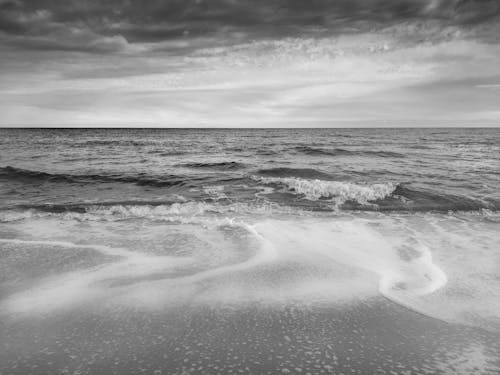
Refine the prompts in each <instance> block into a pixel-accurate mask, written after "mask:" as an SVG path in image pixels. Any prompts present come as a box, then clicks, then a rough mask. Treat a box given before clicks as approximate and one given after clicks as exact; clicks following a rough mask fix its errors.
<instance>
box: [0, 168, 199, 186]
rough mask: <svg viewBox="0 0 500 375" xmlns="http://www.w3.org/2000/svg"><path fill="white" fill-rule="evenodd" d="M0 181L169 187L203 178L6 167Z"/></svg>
mask: <svg viewBox="0 0 500 375" xmlns="http://www.w3.org/2000/svg"><path fill="white" fill-rule="evenodd" d="M0 179H6V180H16V181H21V182H35V183H38V182H45V181H48V182H59V183H72V184H87V183H93V182H102V183H106V182H117V183H132V184H136V185H140V186H154V187H170V186H183V185H187V184H188V183H189V181H190V180H203V178H201V177H200V178H189V179H188V178H187V177H185V176H178V175H168V174H167V175H162V176H147V175H141V174H140V175H136V176H133V175H120V174H102V175H100V174H81V175H76V174H67V173H48V172H42V171H32V170H28V169H22V168H15V167H11V166H6V167H2V168H0Z"/></svg>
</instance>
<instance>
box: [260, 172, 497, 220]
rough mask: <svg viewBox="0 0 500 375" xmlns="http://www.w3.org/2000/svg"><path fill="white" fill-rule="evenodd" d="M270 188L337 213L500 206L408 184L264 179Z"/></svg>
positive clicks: (449, 209) (495, 207)
mask: <svg viewBox="0 0 500 375" xmlns="http://www.w3.org/2000/svg"><path fill="white" fill-rule="evenodd" d="M254 180H256V181H258V182H259V183H262V184H266V185H278V186H283V187H285V188H286V189H287V190H286V191H287V192H289V193H293V194H296V195H301V196H303V198H304V199H307V200H310V201H320V200H327V201H330V202H331V203H333V206H334V208H335V209H338V208H340V209H343V210H359V211H380V212H389V211H391V212H393V211H406V212H449V211H453V212H458V211H460V212H472V211H483V210H488V211H493V212H495V211H498V210H499V209H500V202H497V201H493V200H485V199H478V198H473V197H466V196H459V195H452V194H446V193H438V192H431V191H426V190H419V189H416V188H411V187H409V186H408V185H407V184H404V183H396V182H384V183H371V184H359V183H352V182H346V181H331V180H321V179H304V178H298V177H261V176H254Z"/></svg>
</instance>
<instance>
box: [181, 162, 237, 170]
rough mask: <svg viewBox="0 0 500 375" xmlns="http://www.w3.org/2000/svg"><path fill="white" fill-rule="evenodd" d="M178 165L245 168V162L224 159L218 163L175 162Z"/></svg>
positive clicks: (217, 168)
mask: <svg viewBox="0 0 500 375" xmlns="http://www.w3.org/2000/svg"><path fill="white" fill-rule="evenodd" d="M177 166H178V167H186V168H194V169H215V170H222V171H224V170H237V169H242V168H245V164H243V163H238V162H235V161H225V162H219V163H215V162H214V163H184V164H177Z"/></svg>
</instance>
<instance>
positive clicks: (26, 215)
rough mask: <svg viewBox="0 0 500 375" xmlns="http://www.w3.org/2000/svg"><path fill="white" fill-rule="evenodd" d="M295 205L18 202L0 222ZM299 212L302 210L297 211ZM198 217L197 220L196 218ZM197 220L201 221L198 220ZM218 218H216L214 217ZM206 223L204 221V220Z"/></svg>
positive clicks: (0, 214)
mask: <svg viewBox="0 0 500 375" xmlns="http://www.w3.org/2000/svg"><path fill="white" fill-rule="evenodd" d="M292 212H294V210H293V208H286V207H281V206H279V205H278V204H276V203H272V202H260V203H255V202H248V203H244V202H239V203H231V204H220V203H209V202H201V201H187V202H175V203H168V202H164V203H160V202H151V203H149V204H148V203H147V202H128V203H127V202H122V203H121V204H120V203H118V202H115V204H112V203H111V202H104V203H103V202H101V203H92V204H80V203H75V204H71V203H69V204H66V205H33V206H25V205H24V206H23V205H19V206H16V207H12V208H9V209H4V210H2V211H0V222H4V223H6V222H15V221H21V220H25V219H37V218H45V217H57V218H60V219H69V220H81V221H101V220H102V221H115V220H126V219H141V218H142V219H150V220H164V221H179V222H184V223H191V222H193V219H194V218H199V217H200V216H206V217H209V221H207V222H211V221H213V220H214V218H215V216H230V217H231V216H233V215H247V214H249V215H269V214H272V213H292ZM294 213H295V214H299V215H300V213H296V212H294ZM195 221H196V220H195ZM196 222H198V221H196ZM214 222H216V221H214ZM203 223H205V221H203Z"/></svg>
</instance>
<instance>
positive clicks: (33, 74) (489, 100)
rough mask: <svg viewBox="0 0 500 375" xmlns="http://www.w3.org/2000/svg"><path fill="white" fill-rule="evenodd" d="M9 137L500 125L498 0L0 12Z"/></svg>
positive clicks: (16, 4) (237, 2) (32, 5)
mask: <svg viewBox="0 0 500 375" xmlns="http://www.w3.org/2000/svg"><path fill="white" fill-rule="evenodd" d="M0 99H1V100H0V113H1V115H0V125H1V126H23V125H24V126H26V125H27V126H232V127H239V126H436V125H441V126H450V125H451V126H466V125H468V126H498V125H500V1H499V0H276V1H273V0H143V1H139V0H106V1H105V0H0Z"/></svg>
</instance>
